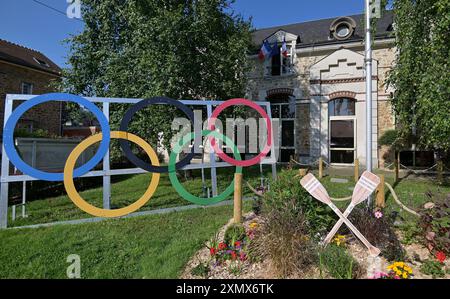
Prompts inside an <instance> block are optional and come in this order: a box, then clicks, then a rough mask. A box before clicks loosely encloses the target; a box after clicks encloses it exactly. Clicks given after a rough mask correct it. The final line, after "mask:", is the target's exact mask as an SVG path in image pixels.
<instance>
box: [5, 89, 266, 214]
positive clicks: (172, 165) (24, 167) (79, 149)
mask: <svg viewBox="0 0 450 299" xmlns="http://www.w3.org/2000/svg"><path fill="white" fill-rule="evenodd" d="M54 100H58V101H70V102H74V103H77V104H79V105H81V106H83V107H84V108H86V109H87V110H89V111H91V112H92V113H93V114H94V115H95V116H96V117H97V119H98V121H99V123H100V127H101V130H102V133H101V134H96V135H93V136H90V137H88V138H87V139H85V140H83V141H82V142H81V143H80V144H78V145H77V146H76V147H75V148H74V149H73V151H72V152H71V153H70V155H69V157H68V158H67V161H66V163H65V167H64V172H63V173H49V172H44V171H41V170H38V169H35V168H33V167H31V166H30V165H28V164H27V163H25V162H24V161H23V160H22V158H21V157H20V156H19V154H18V153H17V150H16V148H15V146H14V129H15V127H16V124H17V122H18V120H19V118H20V117H21V116H22V115H23V114H24V113H25V112H26V111H28V110H29V109H31V108H32V107H34V106H36V105H38V104H42V103H45V102H48V101H54ZM154 104H168V105H172V106H175V107H176V108H178V109H179V110H181V111H182V112H183V113H184V114H185V115H186V116H187V117H188V119H189V121H190V122H191V123H192V124H193V123H194V113H193V111H192V110H191V109H189V107H187V106H186V105H184V104H183V103H182V102H180V101H177V100H174V99H170V98H166V97H155V98H151V99H145V100H142V101H140V102H138V103H136V104H135V105H133V106H132V107H131V108H130V109H129V110H128V111H127V112H126V113H125V115H124V117H123V119H122V122H121V124H120V130H119V131H113V132H111V131H110V126H109V122H108V119H107V118H106V117H105V115H104V114H103V112H102V111H101V110H100V109H99V108H98V107H97V106H96V105H95V104H93V103H92V102H90V101H88V100H87V99H85V98H83V97H80V96H76V95H72V94H67V93H49V94H44V95H40V96H36V97H34V98H32V99H30V100H28V101H26V102H24V103H22V104H21V105H19V106H18V107H17V108H16V109H14V110H13V112H12V114H11V116H10V117H9V119H8V120H7V122H6V124H5V128H4V133H3V145H4V148H5V152H6V154H7V155H8V157H9V159H10V161H11V163H12V164H13V165H15V167H17V168H18V169H19V170H20V171H22V172H23V173H24V174H26V175H29V176H31V177H33V178H35V179H39V180H43V181H63V182H64V187H65V189H66V192H67V195H68V196H69V198H70V199H71V200H72V201H73V203H74V204H75V205H76V206H77V207H78V208H80V209H81V210H83V211H85V212H86V213H88V214H91V215H93V216H97V217H105V218H113V217H121V216H125V215H127V214H130V213H133V212H135V211H136V210H138V209H140V208H141V207H142V206H144V205H145V204H146V203H147V202H148V201H149V200H150V198H151V197H152V196H153V194H154V193H155V191H156V189H157V187H158V184H159V179H160V174H161V173H168V174H169V179H170V182H171V183H172V185H173V186H174V188H175V190H176V191H177V193H178V194H179V195H180V196H181V197H182V198H184V199H186V200H188V201H190V202H192V203H195V204H199V205H210V204H215V203H218V202H220V201H223V200H225V199H226V198H227V197H228V196H229V195H231V194H232V193H233V191H234V180H233V181H232V182H231V184H230V185H229V186H228V187H227V188H226V189H225V191H224V192H222V193H221V194H219V195H217V196H214V197H212V198H208V199H206V198H200V197H197V196H194V195H193V194H191V193H189V192H188V191H187V190H186V189H185V188H184V187H183V185H182V184H181V183H180V182H179V181H178V178H177V175H176V171H177V170H179V169H181V168H183V167H184V166H186V165H188V164H189V163H190V162H191V160H192V159H193V157H194V147H192V151H191V152H190V153H188V154H187V155H186V157H184V158H183V159H182V160H181V161H179V162H178V163H177V162H176V159H177V156H178V155H179V154H180V153H181V150H182V149H183V148H184V147H185V146H186V145H187V144H188V143H190V142H191V141H192V140H194V139H195V134H196V133H195V132H193V133H189V134H187V135H185V136H184V137H182V138H181V140H180V141H179V142H177V143H176V144H175V146H174V148H173V150H172V153H171V154H170V158H169V164H168V166H166V167H162V166H160V164H159V160H158V156H157V154H156V152H155V150H154V149H153V148H152V147H151V145H150V144H148V143H147V142H146V141H145V140H143V139H142V138H140V137H138V136H136V135H134V134H131V133H127V132H126V131H127V129H128V125H129V123H130V121H131V119H132V117H133V115H134V114H136V113H137V112H138V111H139V110H141V109H143V108H145V107H148V106H150V105H154ZM236 105H244V106H247V107H250V108H252V109H254V110H256V111H257V112H258V113H259V114H260V115H261V116H262V117H263V118H264V119H265V121H266V128H267V140H266V145H265V146H264V149H263V150H262V151H261V153H259V154H258V155H257V156H256V157H254V158H252V159H250V160H241V157H240V153H239V150H238V148H237V146H236V145H235V144H234V143H233V141H232V140H230V139H229V138H228V137H227V136H225V135H223V134H221V133H219V132H216V131H215V122H216V120H217V118H218V116H219V114H220V113H221V112H222V111H223V110H224V109H226V108H228V107H231V106H236ZM201 134H202V137H206V138H208V140H209V141H210V144H211V146H212V147H213V148H214V151H215V152H216V153H217V154H218V156H219V157H220V158H221V159H222V160H224V161H226V162H228V163H229V164H231V165H233V166H236V173H242V167H248V166H252V165H255V164H257V163H259V162H260V161H261V160H262V159H263V158H264V157H266V156H267V154H268V153H269V151H270V149H271V145H272V123H271V120H270V118H269V116H268V115H267V113H266V112H265V111H264V109H262V108H261V107H260V106H259V105H257V104H256V103H254V102H252V101H250V100H246V99H232V100H229V101H226V102H224V103H223V104H221V105H219V106H218V107H217V108H216V109H215V110H214V111H213V114H212V115H211V118H210V119H208V130H203V131H202V132H201ZM111 138H113V139H119V143H120V146H121V149H122V152H123V153H124V155H125V156H126V157H127V159H129V160H130V162H132V163H133V164H134V165H135V166H137V167H139V168H141V169H144V170H146V171H148V172H150V173H152V179H151V182H150V184H149V186H148V188H147V190H146V191H145V193H144V194H143V195H142V197H141V198H139V199H138V200H137V201H136V202H134V203H132V204H130V205H128V206H126V207H123V208H120V209H113V210H107V209H101V208H98V207H95V206H93V205H91V204H89V203H88V202H86V201H85V200H84V199H83V198H82V197H81V196H80V195H79V193H78V192H77V190H76V188H75V185H74V181H73V179H74V178H77V177H80V176H82V175H84V174H86V173H88V172H89V171H90V170H91V169H93V168H94V167H95V166H96V165H97V164H98V163H99V162H100V161H101V160H102V159H103V157H104V156H105V155H106V153H107V152H108V150H109V144H110V140H111ZM216 139H219V140H221V141H222V142H224V143H225V144H226V145H227V146H228V147H230V148H232V149H233V156H234V159H233V158H231V157H229V156H228V155H226V154H225V153H224V152H223V151H222V150H221V148H220V147H219V146H218V145H217V143H216ZM97 142H100V146H99V148H98V150H97V152H96V153H95V155H94V156H93V157H92V158H91V159H90V160H89V161H88V162H87V163H86V164H84V165H82V166H80V167H79V168H76V169H75V164H76V161H77V159H78V158H79V156H80V155H81V154H82V153H83V152H84V151H85V150H86V149H87V148H88V147H89V146H91V145H93V144H95V143H97ZM129 142H133V143H135V144H136V145H138V146H140V147H141V148H142V149H143V150H144V152H145V153H146V154H147V156H148V157H149V159H150V163H151V164H148V163H145V162H144V161H142V160H141V159H139V158H138V157H136V156H135V155H134V153H133V152H132V151H131V148H130V145H129ZM205 200H208V201H207V202H206V201H205Z"/></svg>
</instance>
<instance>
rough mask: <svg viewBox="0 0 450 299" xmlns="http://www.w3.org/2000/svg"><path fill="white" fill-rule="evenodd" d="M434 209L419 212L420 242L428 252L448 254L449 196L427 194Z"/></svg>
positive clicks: (449, 229)
mask: <svg viewBox="0 0 450 299" xmlns="http://www.w3.org/2000/svg"><path fill="white" fill-rule="evenodd" d="M427 196H428V197H429V199H430V201H432V202H433V203H434V208H432V209H428V210H427V209H424V210H422V211H421V212H420V215H421V217H420V227H421V229H422V238H421V239H422V240H423V242H424V243H425V245H426V246H427V247H428V249H430V250H436V251H442V252H444V253H445V254H447V255H449V254H450V194H449V195H447V196H446V197H445V196H440V195H435V194H432V193H430V192H429V193H427Z"/></svg>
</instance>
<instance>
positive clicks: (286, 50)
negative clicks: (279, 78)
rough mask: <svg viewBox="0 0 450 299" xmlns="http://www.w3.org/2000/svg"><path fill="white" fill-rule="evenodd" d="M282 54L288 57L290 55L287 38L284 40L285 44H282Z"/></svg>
mask: <svg viewBox="0 0 450 299" xmlns="http://www.w3.org/2000/svg"><path fill="white" fill-rule="evenodd" d="M281 54H282V55H283V56H284V57H288V55H289V51H288V48H287V44H286V39H284V40H283V45H282V46H281Z"/></svg>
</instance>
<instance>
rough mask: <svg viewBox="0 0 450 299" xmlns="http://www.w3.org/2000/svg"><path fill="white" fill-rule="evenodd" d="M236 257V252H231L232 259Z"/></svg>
mask: <svg viewBox="0 0 450 299" xmlns="http://www.w3.org/2000/svg"><path fill="white" fill-rule="evenodd" d="M236 258H237V254H236V252H234V251H232V252H231V259H233V260H235V259H236Z"/></svg>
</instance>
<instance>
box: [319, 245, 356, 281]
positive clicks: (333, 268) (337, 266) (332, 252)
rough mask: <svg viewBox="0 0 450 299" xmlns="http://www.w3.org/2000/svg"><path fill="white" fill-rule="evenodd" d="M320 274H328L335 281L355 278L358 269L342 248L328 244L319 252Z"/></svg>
mask: <svg viewBox="0 0 450 299" xmlns="http://www.w3.org/2000/svg"><path fill="white" fill-rule="evenodd" d="M319 265H320V272H321V273H323V272H324V271H326V272H328V273H329V274H330V275H331V276H332V277H334V278H337V279H353V278H357V277H358V276H359V273H360V267H359V265H358V263H357V262H356V261H355V259H354V258H353V257H352V256H351V255H350V254H349V253H348V252H347V250H346V249H345V248H344V247H340V246H337V245H335V244H330V245H328V246H327V247H325V248H322V249H321V250H320V251H319Z"/></svg>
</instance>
